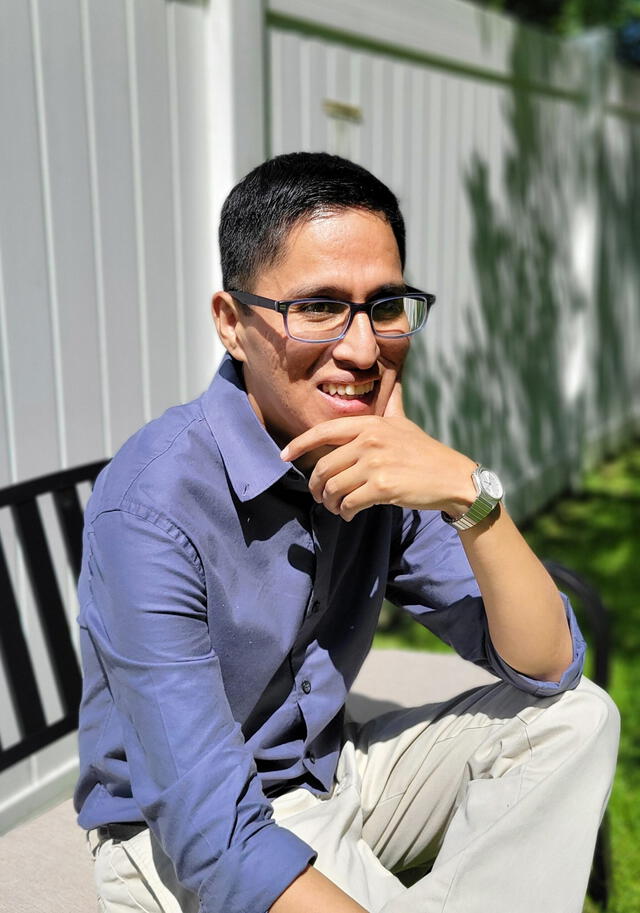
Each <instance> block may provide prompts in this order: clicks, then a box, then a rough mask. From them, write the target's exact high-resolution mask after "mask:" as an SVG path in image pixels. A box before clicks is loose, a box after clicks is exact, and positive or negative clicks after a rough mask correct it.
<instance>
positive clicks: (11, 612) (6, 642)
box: [0, 542, 46, 735]
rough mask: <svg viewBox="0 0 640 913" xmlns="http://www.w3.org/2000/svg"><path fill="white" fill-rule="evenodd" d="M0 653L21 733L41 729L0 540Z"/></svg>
mask: <svg viewBox="0 0 640 913" xmlns="http://www.w3.org/2000/svg"><path fill="white" fill-rule="evenodd" d="M0 593H2V610H1V611H0V652H1V654H2V659H3V662H4V669H5V670H6V677H7V680H8V685H9V693H10V695H11V699H12V701H13V708H14V710H15V713H16V716H17V718H18V723H19V724H20V727H21V729H22V731H23V733H24V734H25V735H30V734H32V733H34V732H38V731H39V730H40V729H44V728H45V726H46V720H45V717H44V711H43V709H42V701H41V700H40V694H39V693H38V685H37V683H36V677H35V674H34V671H33V664H32V662H31V656H30V654H29V650H28V648H27V641H26V639H25V636H24V632H23V630H22V624H21V623H20V614H19V612H18V603H17V601H16V597H15V592H14V589H13V583H12V581H11V577H10V576H9V568H8V566H7V560H6V558H5V554H4V549H3V547H2V542H0Z"/></svg>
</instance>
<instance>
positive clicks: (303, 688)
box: [302, 679, 311, 694]
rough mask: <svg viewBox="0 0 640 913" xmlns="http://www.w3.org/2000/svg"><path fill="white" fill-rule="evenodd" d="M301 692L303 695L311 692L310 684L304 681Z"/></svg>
mask: <svg viewBox="0 0 640 913" xmlns="http://www.w3.org/2000/svg"><path fill="white" fill-rule="evenodd" d="M302 690H303V691H304V693H305V694H308V693H309V692H310V691H311V682H308V681H307V680H306V679H305V680H304V681H303V683H302Z"/></svg>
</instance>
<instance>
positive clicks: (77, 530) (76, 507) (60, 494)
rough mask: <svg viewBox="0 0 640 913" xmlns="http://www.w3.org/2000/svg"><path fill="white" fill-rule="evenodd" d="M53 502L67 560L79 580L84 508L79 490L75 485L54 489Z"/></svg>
mask: <svg viewBox="0 0 640 913" xmlns="http://www.w3.org/2000/svg"><path fill="white" fill-rule="evenodd" d="M53 503H54V504H55V508H56V515H57V517H58V523H59V524H60V529H61V530H62V537H63V539H64V547H65V549H66V552H67V561H68V562H69V565H70V567H71V569H72V570H73V574H74V576H75V578H76V580H77V579H78V577H79V576H80V566H81V564H82V508H81V506H80V498H79V497H78V492H77V491H76V489H75V487H74V486H70V487H69V488H61V489H60V490H59V491H54V493H53Z"/></svg>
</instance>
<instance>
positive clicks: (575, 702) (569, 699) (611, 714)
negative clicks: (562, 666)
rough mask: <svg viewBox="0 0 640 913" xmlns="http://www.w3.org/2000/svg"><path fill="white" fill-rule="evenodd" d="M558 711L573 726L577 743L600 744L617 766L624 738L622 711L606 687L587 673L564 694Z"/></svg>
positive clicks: (566, 723)
mask: <svg viewBox="0 0 640 913" xmlns="http://www.w3.org/2000/svg"><path fill="white" fill-rule="evenodd" d="M557 714H559V715H561V716H562V718H563V722H564V723H565V725H567V726H569V727H570V729H571V730H572V733H573V736H574V739H575V744H576V747H578V746H580V745H585V744H591V745H593V746H596V745H597V747H598V749H600V751H601V752H603V753H604V755H605V756H606V757H608V759H609V761H610V763H611V764H612V765H613V766H615V760H616V756H617V752H618V743H619V740H620V712H619V711H618V708H617V707H616V705H615V703H614V702H613V700H612V698H611V697H610V695H608V694H607V692H606V691H604V690H603V689H602V688H600V687H599V685H596V684H595V682H592V681H591V680H590V679H588V678H584V677H583V678H582V680H581V681H580V683H579V684H578V686H577V687H576V688H574V689H573V690H571V691H566V692H564V694H562V695H561V696H560V698H559V701H558V706H557Z"/></svg>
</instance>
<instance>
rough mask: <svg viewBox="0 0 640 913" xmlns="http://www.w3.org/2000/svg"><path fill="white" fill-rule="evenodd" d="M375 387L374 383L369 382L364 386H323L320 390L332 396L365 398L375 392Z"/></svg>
mask: <svg viewBox="0 0 640 913" xmlns="http://www.w3.org/2000/svg"><path fill="white" fill-rule="evenodd" d="M373 385H374V381H372V380H369V381H367V382H366V383H364V384H322V385H321V387H320V389H321V390H322V392H323V393H329V394H330V395H331V396H336V395H338V396H363V395H364V394H365V393H370V392H371V390H373Z"/></svg>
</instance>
